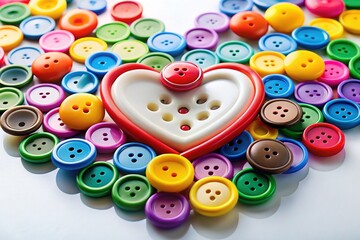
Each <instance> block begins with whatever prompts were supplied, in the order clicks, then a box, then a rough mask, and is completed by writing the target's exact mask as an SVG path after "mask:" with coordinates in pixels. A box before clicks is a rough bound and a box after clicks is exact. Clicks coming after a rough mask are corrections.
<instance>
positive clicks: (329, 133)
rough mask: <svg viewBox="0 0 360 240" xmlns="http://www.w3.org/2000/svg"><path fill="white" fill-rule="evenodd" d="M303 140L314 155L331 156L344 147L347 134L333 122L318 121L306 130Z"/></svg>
mask: <svg viewBox="0 0 360 240" xmlns="http://www.w3.org/2000/svg"><path fill="white" fill-rule="evenodd" d="M302 141H303V143H304V145H305V146H306V148H307V149H308V150H309V152H311V153H313V154H314V155H317V156H322V157H329V156H332V155H335V154H337V153H339V152H340V151H341V150H342V149H343V148H344V145H345V135H344V133H343V132H342V131H341V130H340V129H339V128H337V127H336V126H334V125H332V124H329V123H316V124H312V125H310V126H308V127H307V128H306V129H305V130H304V133H303V136H302Z"/></svg>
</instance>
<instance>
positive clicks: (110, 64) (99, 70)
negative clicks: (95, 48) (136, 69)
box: [85, 52, 122, 78]
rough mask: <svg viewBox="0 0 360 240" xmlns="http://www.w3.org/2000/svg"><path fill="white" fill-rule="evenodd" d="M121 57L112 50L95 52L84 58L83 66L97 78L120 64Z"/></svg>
mask: <svg viewBox="0 0 360 240" xmlns="http://www.w3.org/2000/svg"><path fill="white" fill-rule="evenodd" d="M121 62H122V61H121V58H120V56H119V55H117V54H116V53H113V52H95V53H93V54H91V55H90V56H89V57H87V58H86V60H85V67H86V69H87V70H88V71H89V72H92V73H93V74H95V75H96V76H98V77H99V78H102V77H103V76H104V75H105V74H106V73H107V72H109V71H110V70H111V69H113V68H114V67H117V66H120V64H121Z"/></svg>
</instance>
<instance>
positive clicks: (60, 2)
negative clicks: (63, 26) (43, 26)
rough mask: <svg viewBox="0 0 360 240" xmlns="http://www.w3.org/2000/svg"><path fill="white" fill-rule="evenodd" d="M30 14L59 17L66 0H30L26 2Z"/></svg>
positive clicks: (64, 7) (64, 8)
mask: <svg viewBox="0 0 360 240" xmlns="http://www.w3.org/2000/svg"><path fill="white" fill-rule="evenodd" d="M28 6H29V8H30V11H31V15H35V16H38V15H40V16H48V17H51V18H53V19H55V20H57V19H59V18H60V17H61V15H62V14H63V12H64V11H65V10H66V6H67V4H66V0H54V1H50V2H49V1H41V0H30V2H29V4H28Z"/></svg>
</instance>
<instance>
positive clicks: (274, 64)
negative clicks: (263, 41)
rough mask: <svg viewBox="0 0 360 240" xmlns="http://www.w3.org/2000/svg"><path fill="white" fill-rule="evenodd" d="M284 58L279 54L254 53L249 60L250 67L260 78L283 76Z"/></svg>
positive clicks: (268, 52) (267, 52)
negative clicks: (270, 75)
mask: <svg viewBox="0 0 360 240" xmlns="http://www.w3.org/2000/svg"><path fill="white" fill-rule="evenodd" d="M284 59H285V56H284V55H283V54H281V53H279V52H272V51H263V52H258V53H255V54H254V56H252V57H251V59H250V67H251V68H252V69H253V70H255V71H256V72H257V73H258V74H259V75H260V76H262V77H264V76H266V75H269V74H283V73H284V72H285V69H284Z"/></svg>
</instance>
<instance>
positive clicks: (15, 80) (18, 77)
mask: <svg viewBox="0 0 360 240" xmlns="http://www.w3.org/2000/svg"><path fill="white" fill-rule="evenodd" d="M32 80H33V74H32V72H31V70H30V68H28V67H25V66H21V65H8V66H5V67H3V68H1V70H0V85H3V86H6V87H15V88H21V87H23V86H25V85H27V84H29V83H30V82H31V81H32Z"/></svg>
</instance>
